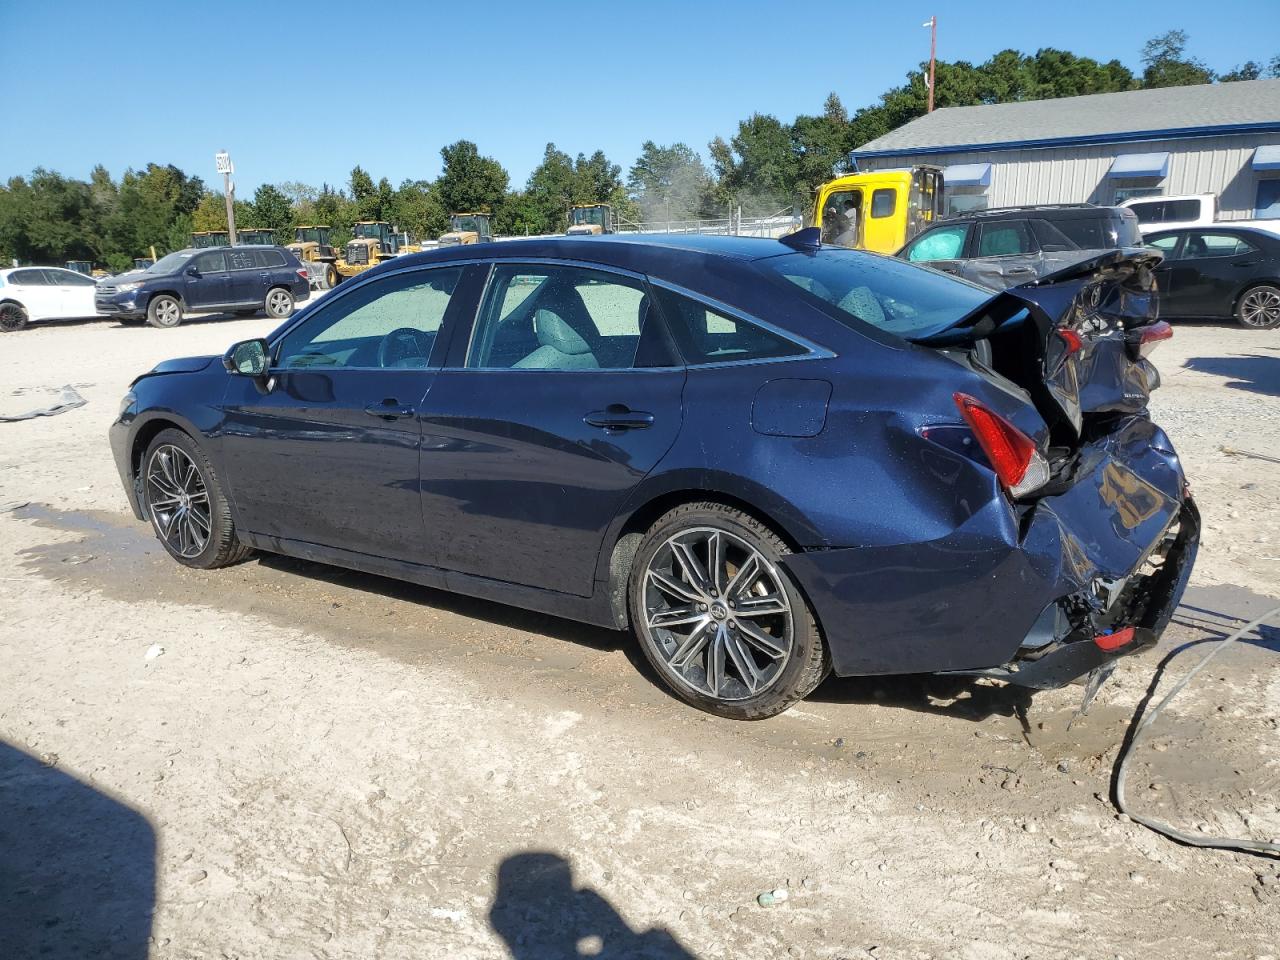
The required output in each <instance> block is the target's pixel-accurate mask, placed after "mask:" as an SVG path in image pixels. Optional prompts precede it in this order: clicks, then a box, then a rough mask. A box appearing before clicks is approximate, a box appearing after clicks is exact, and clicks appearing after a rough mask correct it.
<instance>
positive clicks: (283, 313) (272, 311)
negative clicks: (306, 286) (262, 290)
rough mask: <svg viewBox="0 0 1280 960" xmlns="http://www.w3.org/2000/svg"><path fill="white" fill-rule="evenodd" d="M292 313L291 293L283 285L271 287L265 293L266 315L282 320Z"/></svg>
mask: <svg viewBox="0 0 1280 960" xmlns="http://www.w3.org/2000/svg"><path fill="white" fill-rule="evenodd" d="M292 313H293V294H292V293H290V292H289V291H288V290H286V289H285V288H284V287H273V288H272V289H271V290H270V291H269V292H268V293H267V316H269V317H273V318H274V319H276V320H284V319H285V318H286V317H288V316H289V315H290V314H292Z"/></svg>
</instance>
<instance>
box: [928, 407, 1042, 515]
mask: <svg viewBox="0 0 1280 960" xmlns="http://www.w3.org/2000/svg"><path fill="white" fill-rule="evenodd" d="M952 399H954V400H955V403H956V407H958V408H959V410H960V416H962V417H964V422H965V423H967V424H968V425H969V429H970V430H972V431H973V435H974V436H975V437H976V438H977V440H978V445H979V446H980V447H982V452H983V453H985V454H986V455H987V460H988V462H990V464H991V469H992V470H994V471H995V474H996V476H997V477H998V478H999V479H1000V483H1001V484H1002V485H1003V486H1004V488H1005V489H1006V490H1007V491H1009V495H1010V496H1012V497H1025V496H1026V495H1027V494H1028V493H1031V492H1032V491H1033V490H1038V489H1039V488H1040V487H1043V486H1044V485H1045V484H1046V483H1048V482H1049V462H1048V461H1047V460H1045V458H1044V457H1043V456H1042V455H1041V454H1040V451H1039V450H1038V449H1037V448H1036V442H1035V441H1034V440H1032V439H1031V438H1030V437H1028V436H1027V435H1026V434H1025V433H1023V432H1022V431H1021V430H1019V429H1018V428H1017V427H1015V426H1014V425H1013V424H1012V423H1010V422H1009V421H1008V420H1006V419H1005V418H1004V417H1002V416H1000V414H998V413H996V412H995V411H993V410H990V409H988V408H987V407H985V406H983V405H982V403H980V402H979V401H978V400H976V399H975V398H973V397H971V396H969V395H968V394H965V393H957V394H955V395H954V397H953V398H952Z"/></svg>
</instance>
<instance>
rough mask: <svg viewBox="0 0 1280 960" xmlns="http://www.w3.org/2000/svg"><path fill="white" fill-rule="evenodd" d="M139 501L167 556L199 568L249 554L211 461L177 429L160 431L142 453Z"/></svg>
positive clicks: (231, 561)
mask: <svg viewBox="0 0 1280 960" xmlns="http://www.w3.org/2000/svg"><path fill="white" fill-rule="evenodd" d="M141 480H142V484H141V486H142V501H143V504H144V505H145V507H146V514H147V516H148V517H150V518H151V526H152V527H153V528H154V529H155V532H156V537H157V538H158V539H159V541H160V543H161V544H162V545H163V546H164V548H165V550H166V551H167V552H168V554H169V556H171V557H173V559H175V560H177V561H178V562H179V563H181V564H183V565H184V566H188V567H195V568H197V569H200V570H212V569H214V568H215V567H225V566H227V565H228V564H232V563H237V562H239V561H240V560H243V559H244V558H245V557H247V556H248V555H249V554H250V552H251V551H250V550H249V548H248V547H245V546H244V545H242V544H241V543H240V542H239V540H238V539H237V538H236V530H235V523H234V522H233V521H232V519H231V508H230V506H229V505H228V504H227V499H226V495H225V494H224V493H223V490H222V484H221V482H220V481H219V480H218V476H217V474H215V473H214V470H213V464H211V463H210V462H209V458H208V457H206V456H205V455H204V451H203V450H201V449H200V447H199V446H198V445H197V444H196V442H195V441H194V440H192V439H191V437H190V436H188V435H187V434H185V433H183V432H182V431H181V430H173V429H171V430H162V431H160V433H158V434H157V435H156V437H155V439H154V440H152V441H151V444H150V446H148V447H147V450H146V453H144V454H143V456H142V477H141Z"/></svg>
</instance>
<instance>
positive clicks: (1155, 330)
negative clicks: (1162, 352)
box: [1138, 320, 1173, 357]
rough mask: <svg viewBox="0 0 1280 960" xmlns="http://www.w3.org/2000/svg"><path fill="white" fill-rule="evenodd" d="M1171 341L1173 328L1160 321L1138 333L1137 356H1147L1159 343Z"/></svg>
mask: <svg viewBox="0 0 1280 960" xmlns="http://www.w3.org/2000/svg"><path fill="white" fill-rule="evenodd" d="M1171 339H1173V327H1171V326H1169V324H1168V323H1167V322H1166V321H1164V320H1160V321H1157V322H1156V323H1153V324H1150V325H1149V326H1145V327H1142V328H1141V329H1140V330H1139V331H1138V356H1140V357H1145V356H1148V355H1149V354H1150V353H1151V351H1152V350H1154V349H1155V348H1156V347H1157V346H1158V345H1159V344H1160V343H1162V342H1164V341H1165V340H1171Z"/></svg>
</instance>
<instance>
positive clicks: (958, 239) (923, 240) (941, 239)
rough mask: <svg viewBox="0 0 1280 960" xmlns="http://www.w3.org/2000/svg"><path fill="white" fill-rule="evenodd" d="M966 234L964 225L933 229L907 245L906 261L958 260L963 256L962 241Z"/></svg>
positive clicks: (966, 229)
mask: <svg viewBox="0 0 1280 960" xmlns="http://www.w3.org/2000/svg"><path fill="white" fill-rule="evenodd" d="M968 232H969V227H968V226H967V225H965V224H957V225H955V226H950V227H935V228H934V229H932V230H929V231H927V232H925V233H922V234H921V235H920V236H918V237H917V238H916V239H915V240H913V241H912V242H911V243H910V244H908V245H907V259H908V260H910V261H911V262H912V263H928V262H929V261H931V260H958V259H960V257H962V256H963V255H964V239H965V236H966V235H967V234H968Z"/></svg>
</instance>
